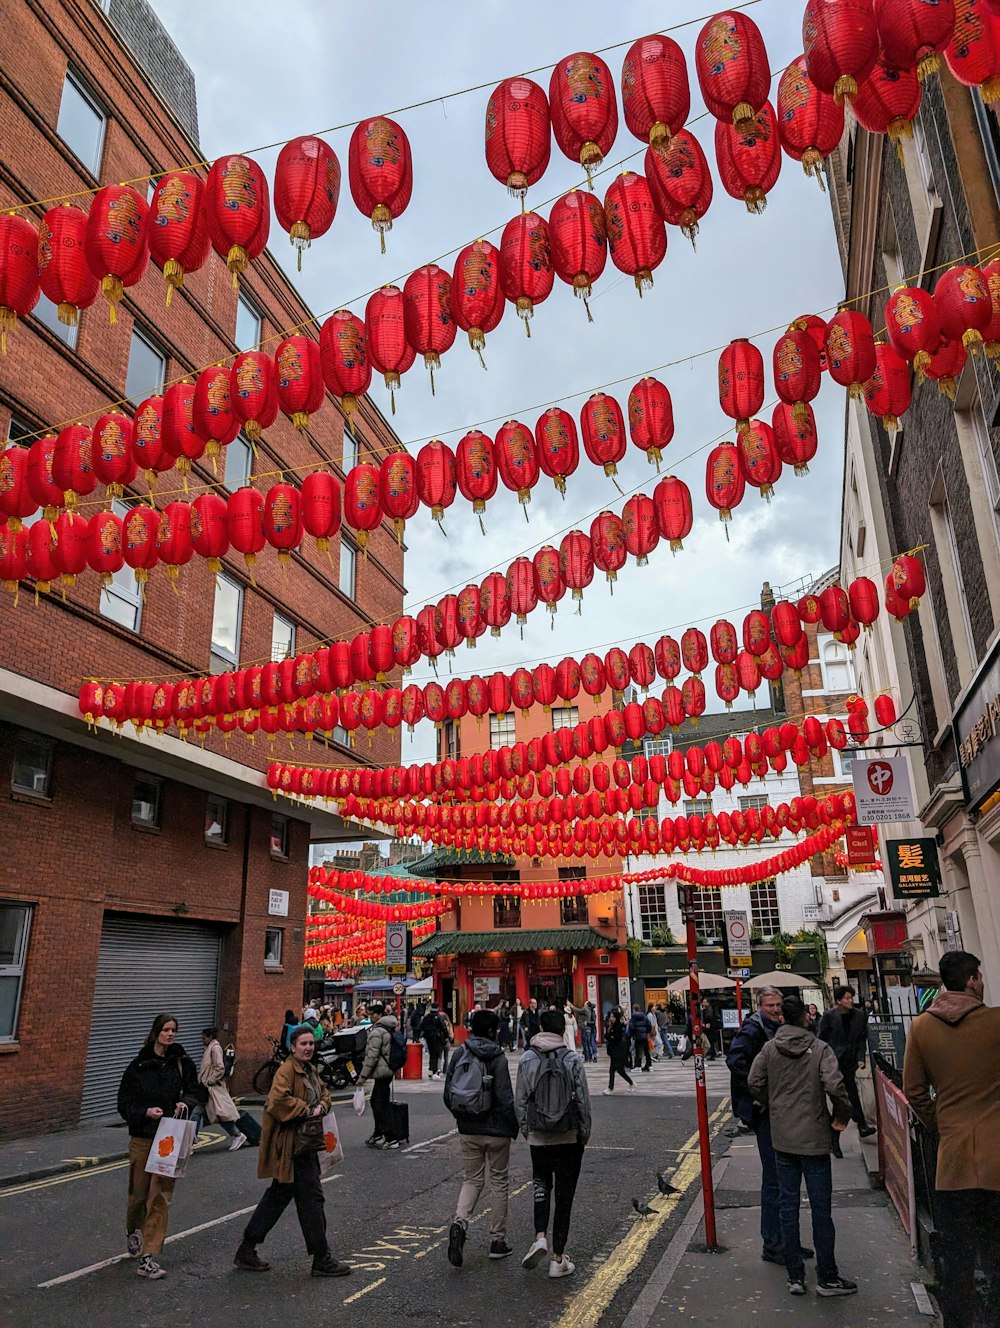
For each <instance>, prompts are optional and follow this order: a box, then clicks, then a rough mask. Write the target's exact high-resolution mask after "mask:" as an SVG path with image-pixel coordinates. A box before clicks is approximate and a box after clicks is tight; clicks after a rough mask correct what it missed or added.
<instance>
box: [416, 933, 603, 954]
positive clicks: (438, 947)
mask: <svg viewBox="0 0 1000 1328" xmlns="http://www.w3.org/2000/svg"><path fill="white" fill-rule="evenodd" d="M617 949H618V945H617V942H616V941H615V940H614V938H613V937H611V936H605V935H604V933H603V932H599V931H596V930H595V929H594V928H593V927H552V928H549V929H545V930H537V931H536V930H529V929H524V930H522V929H520V928H511V930H510V931H439V932H437V933H436V934H435V935H434V936H431V937H429V938H428V939H427V940H426V941H424V942H423V944H422V945H417V946H415V947H414V950H413V954H414V957H415V958H420V959H433V958H434V957H435V956H436V955H444V954H454V955H461V954H491V953H500V954H523V953H525V952H526V951H529V950H573V951H582V950H617Z"/></svg>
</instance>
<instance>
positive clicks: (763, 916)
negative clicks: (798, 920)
mask: <svg viewBox="0 0 1000 1328" xmlns="http://www.w3.org/2000/svg"><path fill="white" fill-rule="evenodd" d="M750 923H751V926H753V927H756V928H757V930H758V931H759V932H760V934H761V935H762V936H764V937H770V936H773V935H774V934H775V932H779V931H781V914H780V913H779V911H778V887H777V885H776V884H775V882H774V881H773V880H771V881H761V882H760V883H759V884H758V885H751V887H750Z"/></svg>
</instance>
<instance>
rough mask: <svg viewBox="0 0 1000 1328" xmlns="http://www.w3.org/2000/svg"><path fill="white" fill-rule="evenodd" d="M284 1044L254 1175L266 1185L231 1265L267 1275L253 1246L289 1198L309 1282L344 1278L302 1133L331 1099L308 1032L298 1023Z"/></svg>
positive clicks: (313, 1155) (314, 1157)
mask: <svg viewBox="0 0 1000 1328" xmlns="http://www.w3.org/2000/svg"><path fill="white" fill-rule="evenodd" d="M289 1040H290V1042H291V1046H292V1054H291V1056H290V1057H289V1058H288V1060H287V1061H285V1062H284V1064H283V1065H281V1066H280V1067H279V1069H278V1072H277V1074H275V1076H274V1082H273V1083H272V1085H271V1091H270V1093H268V1095H267V1103H266V1105H265V1107H264V1129H263V1133H262V1134H261V1140H260V1153H259V1155H258V1159H257V1175H258V1176H259V1177H260V1178H261V1179H262V1180H268V1179H270V1181H271V1184H270V1187H269V1188H268V1189H267V1190H265V1192H264V1196H263V1198H262V1199H261V1201H260V1203H259V1204H258V1205H257V1207H256V1209H255V1210H254V1213H253V1216H252V1217H251V1218H250V1221H249V1222H248V1223H247V1226H246V1230H245V1231H244V1232H243V1241H242V1244H241V1245H240V1247H239V1249H238V1250H237V1251H236V1257H235V1258H234V1260H233V1263H234V1264H235V1265H236V1267H237V1268H242V1269H243V1270H244V1271H245V1272H249V1273H265V1272H267V1270H268V1268H269V1267H270V1264H267V1263H265V1262H264V1260H263V1259H261V1258H259V1257H258V1255H257V1246H258V1245H260V1244H261V1243H262V1242H263V1241H264V1240H265V1238H266V1237H267V1234H268V1232H269V1231H270V1230H271V1228H272V1227H273V1226H274V1225H275V1224H276V1222H277V1221H278V1219H279V1218H280V1217H281V1214H282V1213H283V1212H284V1211H285V1209H286V1208H287V1207H288V1205H289V1204H290V1203H291V1201H292V1200H293V1199H294V1200H295V1210H296V1212H297V1213H298V1217H299V1226H300V1227H301V1228H302V1235H303V1236H304V1237H305V1242H306V1249H307V1250H308V1252H309V1253H310V1254H311V1255H312V1261H313V1263H312V1275H313V1277H343V1276H345V1274H347V1273H349V1272H350V1271H351V1269H350V1265H349V1264H346V1263H340V1262H339V1261H338V1260H337V1259H335V1258H334V1257H333V1255H332V1254H331V1253H330V1247H329V1245H328V1244H327V1239H326V1214H325V1213H324V1211H323V1189H322V1186H321V1184H320V1175H319V1151H318V1148H317V1147H316V1146H315V1142H314V1140H312V1139H310V1138H309V1137H308V1135H307V1133H306V1130H305V1129H304V1128H303V1127H304V1126H306V1125H307V1123H308V1122H311V1121H315V1120H316V1119H317V1118H318V1119H319V1120H320V1121H322V1119H323V1117H324V1116H325V1115H326V1113H327V1112H328V1111H329V1110H330V1094H329V1092H328V1091H327V1089H326V1088H325V1086H324V1085H323V1083H322V1081H321V1080H320V1078H319V1075H318V1074H317V1073H316V1070H315V1069H314V1068H313V1064H312V1059H313V1052H314V1050H315V1046H316V1040H315V1038H314V1036H313V1030H312V1028H311V1027H309V1026H307V1025H304V1024H300V1025H299V1027H298V1028H295V1029H293V1030H292V1032H291V1035H290V1039H289Z"/></svg>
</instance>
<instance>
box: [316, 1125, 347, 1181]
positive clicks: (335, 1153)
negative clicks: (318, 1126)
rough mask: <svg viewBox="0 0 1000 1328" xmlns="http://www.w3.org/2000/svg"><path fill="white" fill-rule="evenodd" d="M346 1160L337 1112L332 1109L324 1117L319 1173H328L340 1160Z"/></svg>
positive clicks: (323, 1174) (324, 1174)
mask: <svg viewBox="0 0 1000 1328" xmlns="http://www.w3.org/2000/svg"><path fill="white" fill-rule="evenodd" d="M343 1160H344V1145H343V1144H342V1143H341V1142H340V1130H339V1129H338V1127H337V1113H336V1112H335V1111H333V1110H330V1111H328V1112H327V1113H326V1115H325V1116H324V1117H323V1148H322V1150H321V1151H320V1154H319V1174H320V1175H321V1176H326V1175H328V1174H329V1173H330V1172H331V1171H332V1170H333V1168H334V1167H335V1166H336V1164H337V1163H338V1162H343Z"/></svg>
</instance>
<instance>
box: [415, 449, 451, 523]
mask: <svg viewBox="0 0 1000 1328" xmlns="http://www.w3.org/2000/svg"><path fill="white" fill-rule="evenodd" d="M416 477H417V497H418V498H419V500H420V502H422V503H423V505H424V506H425V507H429V508H430V509H431V516H432V517H433V518H434V520H435V521H437V522H440V521H442V520H443V519H444V512H445V508H446V507H450V506H451V505H452V503H453V502H454V501H455V494H456V492H457V481H456V475H455V453H454V452H453V451H452V450H451V448H450V447H449V446H448V444H447V443H442V442H439V441H438V440H437V439H434V440H433V441H432V442H430V443H425V444H424V446H423V447H422V448H421V449H420V451H419V452H418V453H417V470H416Z"/></svg>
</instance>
